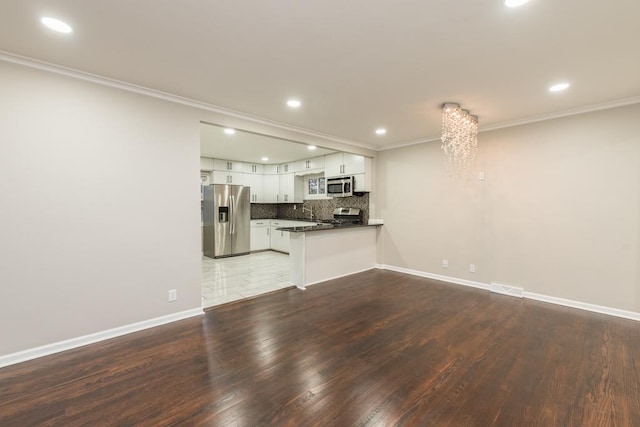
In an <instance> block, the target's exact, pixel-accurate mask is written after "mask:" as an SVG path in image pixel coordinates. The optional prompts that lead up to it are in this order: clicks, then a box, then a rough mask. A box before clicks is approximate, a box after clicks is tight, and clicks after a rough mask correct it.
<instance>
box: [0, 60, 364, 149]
mask: <svg viewBox="0 0 640 427" xmlns="http://www.w3.org/2000/svg"><path fill="white" fill-rule="evenodd" d="M0 61H5V62H10V63H13V64H18V65H23V66H25V67H30V68H36V69H39V70H43V71H48V72H51V73H56V74H61V75H64V76H67V77H72V78H76V79H79V80H85V81H88V82H91V83H96V84H100V85H103V86H109V87H113V88H116V89H121V90H125V91H128V92H133V93H137V94H140V95H146V96H150V97H152V98H158V99H162V100H164V101H169V102H173V103H176V104H181V105H186V106H188V107H193V108H197V109H200V110H205V111H210V112H213V113H217V114H221V115H224V116H228V117H233V118H236V119H241V120H246V121H248V122H252V123H257V124H261V125H267V126H272V127H274V128H278V129H282V130H285V131H290V132H297V133H300V134H303V135H307V136H311V137H315V138H320V139H324V140H327V141H332V142H337V143H340V144H345V145H351V146H354V147H358V148H364V149H367V150H374V151H375V147H373V146H371V145H368V144H366V143H363V142H359V141H352V140H349V139H344V138H339V137H337V136H333V135H329V134H325V133H322V132H317V131H313V130H310V129H305V128H301V127H296V126H291V125H288V124H286V123H282V122H278V121H275V120H269V119H265V118H263V117H258V116H253V115H250V114H246V113H242V112H240V111H236V110H232V109H230V108H225V107H221V106H218V105H214V104H209V103H206V102H202V101H196V100H194V99H191V98H186V97H183V96H179V95H174V94H172V93H168V92H162V91H159V90H155V89H151V88H148V87H144V86H139V85H136V84H133V83H127V82H123V81H121V80H115V79H111V78H108V77H103V76H100V75H98V74H92V73H87V72H84V71H79V70H75V69H73V68H68V67H63V66H61V65H56V64H52V63H50V62H45V61H40V60H37V59H33V58H29V57H26V56H21V55H16V54H14V53H11V52H7V51H3V50H0ZM217 124H222V123H217Z"/></svg>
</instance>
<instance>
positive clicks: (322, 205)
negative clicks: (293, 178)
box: [251, 193, 369, 224]
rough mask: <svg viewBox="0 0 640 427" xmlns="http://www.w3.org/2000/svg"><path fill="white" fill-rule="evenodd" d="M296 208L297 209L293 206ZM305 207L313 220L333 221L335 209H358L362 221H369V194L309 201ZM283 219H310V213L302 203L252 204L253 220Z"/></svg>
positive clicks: (305, 203)
mask: <svg viewBox="0 0 640 427" xmlns="http://www.w3.org/2000/svg"><path fill="white" fill-rule="evenodd" d="M294 205H295V206H296V209H294V208H293V206H294ZM304 206H305V207H308V208H312V209H313V218H314V219H318V220H328V219H333V210H334V209H335V208H358V209H360V211H361V213H362V221H363V222H364V223H365V224H366V223H367V222H368V221H369V193H364V195H363V196H351V197H335V198H333V199H328V200H307V201H305V202H304ZM265 218H281V219H287V218H288V219H300V218H309V212H304V213H303V211H302V203H281V204H271V203H252V204H251V219H265Z"/></svg>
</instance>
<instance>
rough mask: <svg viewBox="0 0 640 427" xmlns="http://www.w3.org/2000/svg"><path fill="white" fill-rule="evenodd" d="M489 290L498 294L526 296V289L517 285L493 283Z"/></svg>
mask: <svg viewBox="0 0 640 427" xmlns="http://www.w3.org/2000/svg"><path fill="white" fill-rule="evenodd" d="M489 290H490V291H491V292H494V293H496V294H502V295H508V296H510V297H516V298H522V297H524V289H522V288H518V287H516V286H509V285H501V284H499V283H491V285H490V288H489Z"/></svg>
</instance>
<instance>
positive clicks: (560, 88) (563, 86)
mask: <svg viewBox="0 0 640 427" xmlns="http://www.w3.org/2000/svg"><path fill="white" fill-rule="evenodd" d="M568 88H569V83H558V84H555V85H553V86H551V87H550V88H549V92H562V91H563V90H565V89H568Z"/></svg>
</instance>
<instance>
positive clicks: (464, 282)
mask: <svg viewBox="0 0 640 427" xmlns="http://www.w3.org/2000/svg"><path fill="white" fill-rule="evenodd" d="M378 265H380V267H377V268H381V269H383V270H391V271H397V272H398V273H406V274H410V275H412V276H420V277H426V278H427V279H435V280H442V281H443V282H450V283H455V284H457V285H463V286H470V287H472V288H478V289H486V290H489V289H490V286H489V285H488V284H487V283H482V282H474V281H473V280H466V279H459V278H457V277H451V276H443V275H441V274H434V273H427V272H426V271H419V270H411V269H409V268H404V267H395V266H393V265H386V264H378Z"/></svg>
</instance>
